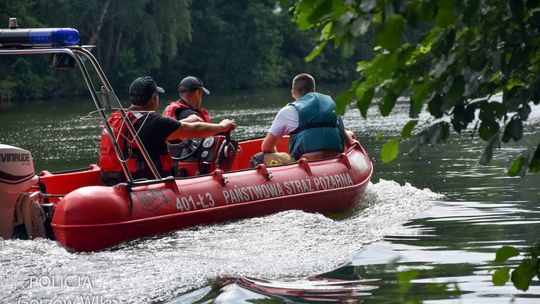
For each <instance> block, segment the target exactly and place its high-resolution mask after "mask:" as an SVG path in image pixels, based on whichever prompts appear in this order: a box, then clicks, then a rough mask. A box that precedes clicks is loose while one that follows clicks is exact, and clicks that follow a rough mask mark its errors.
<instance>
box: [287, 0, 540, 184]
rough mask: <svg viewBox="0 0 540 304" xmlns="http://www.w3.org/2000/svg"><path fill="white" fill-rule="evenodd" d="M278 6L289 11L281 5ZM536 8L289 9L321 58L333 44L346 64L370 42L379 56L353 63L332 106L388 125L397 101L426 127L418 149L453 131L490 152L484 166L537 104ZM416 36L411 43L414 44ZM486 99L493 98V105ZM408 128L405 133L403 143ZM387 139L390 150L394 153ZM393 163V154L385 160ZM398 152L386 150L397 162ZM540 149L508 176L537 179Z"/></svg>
mask: <svg viewBox="0 0 540 304" xmlns="http://www.w3.org/2000/svg"><path fill="white" fill-rule="evenodd" d="M281 3H282V5H284V6H286V5H288V4H289V2H288V1H285V0H282V1H281ZM539 4H540V0H510V1H505V0H465V1H456V0H393V1H386V0H363V1H360V0H347V1H346V0H302V1H295V2H293V3H292V4H291V6H290V9H291V11H292V12H293V14H294V19H293V20H294V21H295V22H296V23H297V24H298V26H299V28H301V29H311V30H317V31H319V37H318V40H319V45H318V46H317V47H315V48H314V49H313V52H312V54H310V56H308V59H311V58H312V57H313V55H316V54H318V53H319V52H321V50H322V49H324V48H325V47H326V46H327V45H328V44H329V42H333V43H334V45H335V47H336V48H338V49H339V50H340V51H341V53H342V54H343V55H344V56H350V55H351V54H352V53H353V52H354V50H355V49H356V48H358V47H361V46H362V44H360V43H359V41H364V42H365V39H364V38H363V37H364V36H365V35H372V36H374V40H373V43H372V44H371V46H370V47H371V48H372V49H373V50H374V51H375V52H376V54H375V55H374V57H373V58H372V59H371V60H369V61H360V62H358V63H357V71H358V72H359V74H358V77H357V78H358V79H357V80H355V81H353V82H352V85H351V87H350V88H349V89H348V90H347V91H346V92H344V93H343V94H342V95H341V96H340V97H339V98H338V99H337V102H338V103H339V105H338V109H341V110H344V109H345V108H346V106H347V105H348V104H349V103H351V102H355V103H356V105H357V107H358V108H359V109H360V113H361V114H362V115H363V116H364V117H365V116H366V115H367V109H368V107H369V106H371V105H372V104H377V105H378V107H379V110H380V113H381V114H382V115H384V116H386V115H389V114H390V113H391V111H392V109H393V108H394V106H395V104H396V102H397V101H398V100H405V101H407V102H409V104H410V117H411V119H413V120H414V119H416V118H417V117H418V114H419V113H420V111H422V110H423V109H427V111H429V113H430V114H431V115H432V117H433V119H432V120H431V125H430V126H429V127H427V129H425V130H423V131H421V132H419V133H417V136H416V141H415V142H416V145H415V148H413V149H417V148H419V147H421V146H422V145H424V144H427V143H436V142H440V141H444V140H445V139H446V138H447V137H448V135H449V132H448V131H449V129H450V127H451V128H453V129H454V130H455V131H456V132H458V133H460V132H462V131H463V130H465V129H466V128H469V127H472V129H473V130H474V131H475V132H476V133H477V134H478V136H479V137H480V138H482V139H483V140H484V141H486V142H487V144H486V148H485V152H484V155H483V156H482V159H481V162H482V163H487V162H489V161H490V160H491V157H492V155H493V149H494V148H496V147H499V146H500V143H501V141H502V142H504V143H507V142H509V141H511V140H513V141H518V140H520V139H521V137H522V135H523V122H524V121H526V120H527V119H528V117H529V114H530V112H531V105H532V104H536V105H537V104H539V103H540V5H539ZM411 33H412V35H411ZM498 94H500V100H497V99H498V98H492V97H493V96H499V95H498ZM410 127H411V125H409V124H407V125H406V126H405V128H406V130H404V133H405V134H408V133H409V132H410V130H408V129H409V128H410ZM395 140H396V139H393V141H394V142H393V144H392V145H391V146H392V147H394V146H395V144H394V143H395ZM386 153H390V154H388V155H387V154H386ZM393 154H395V149H383V155H382V158H383V159H385V160H390V159H393V157H392V156H393ZM539 157H540V144H539V145H538V146H537V147H536V150H535V152H534V153H533V154H532V155H523V156H522V157H520V158H519V159H518V160H516V161H515V162H514V163H513V165H512V166H511V168H510V169H509V173H510V174H512V175H516V174H524V172H525V171H526V169H527V168H528V170H529V172H537V171H538V167H539V165H538V164H539V162H540V159H539Z"/></svg>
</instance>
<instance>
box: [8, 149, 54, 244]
mask: <svg viewBox="0 0 540 304" xmlns="http://www.w3.org/2000/svg"><path fill="white" fill-rule="evenodd" d="M37 181H38V177H37V176H36V175H35V172H34V163H33V162H32V155H31V154H30V152H29V151H26V150H24V149H20V148H17V147H13V146H8V145H2V144H0V237H2V238H4V239H10V238H12V236H13V233H14V227H15V226H16V225H21V224H24V226H25V230H26V232H27V236H28V237H30V238H34V237H36V236H44V228H42V226H43V222H42V219H43V211H42V210H41V208H40V206H39V203H38V201H37V199H36V196H37V195H38V194H39V192H34V193H26V192H25V191H26V190H28V188H30V187H31V186H33V185H35V184H36V182H37Z"/></svg>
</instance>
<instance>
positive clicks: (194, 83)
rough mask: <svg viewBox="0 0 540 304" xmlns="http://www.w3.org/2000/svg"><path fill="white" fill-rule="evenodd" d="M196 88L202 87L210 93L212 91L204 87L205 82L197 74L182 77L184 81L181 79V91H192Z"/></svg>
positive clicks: (179, 90) (179, 87) (179, 85)
mask: <svg viewBox="0 0 540 304" xmlns="http://www.w3.org/2000/svg"><path fill="white" fill-rule="evenodd" d="M196 89H202V91H203V92H204V93H206V94H207V95H210V91H208V89H207V88H205V87H204V83H203V82H202V81H201V80H200V79H199V78H197V77H195V76H188V77H186V78H184V79H182V81H180V83H179V84H178V92H179V93H184V92H192V91H195V90H196Z"/></svg>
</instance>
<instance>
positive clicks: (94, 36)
mask: <svg viewBox="0 0 540 304" xmlns="http://www.w3.org/2000/svg"><path fill="white" fill-rule="evenodd" d="M111 1H112V0H107V1H106V2H105V4H104V5H103V9H102V10H101V15H100V16H99V21H98V23H97V25H96V27H95V28H94V31H93V32H92V36H91V37H90V41H88V44H90V45H95V44H96V43H97V41H98V38H99V33H100V32H101V28H102V27H103V23H105V15H107V11H108V10H109V4H111Z"/></svg>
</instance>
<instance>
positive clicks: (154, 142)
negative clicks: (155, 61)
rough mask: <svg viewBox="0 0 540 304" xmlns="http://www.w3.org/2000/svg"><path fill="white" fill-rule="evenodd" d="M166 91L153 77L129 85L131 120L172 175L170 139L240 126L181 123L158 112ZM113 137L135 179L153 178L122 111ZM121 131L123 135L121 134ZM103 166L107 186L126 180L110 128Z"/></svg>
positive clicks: (162, 167)
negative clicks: (168, 148) (168, 142)
mask: <svg viewBox="0 0 540 304" xmlns="http://www.w3.org/2000/svg"><path fill="white" fill-rule="evenodd" d="M163 92H164V90H163V89H162V88H161V87H158V86H157V84H156V82H155V81H154V79H152V78H151V77H149V76H145V77H139V78H137V79H135V80H134V81H133V82H132V83H131V86H130V87H129V99H130V101H131V106H130V107H129V108H128V109H127V111H126V113H127V114H128V117H129V119H130V120H131V122H132V123H133V126H134V128H135V131H136V132H137V133H138V135H139V137H140V139H141V142H142V144H143V145H144V147H145V148H146V150H147V152H148V155H149V156H150V158H151V159H152V161H153V162H154V164H155V165H156V168H157V169H158V171H160V175H161V176H162V177H165V176H168V175H170V170H171V167H172V159H171V156H170V154H169V152H168V151H167V143H166V142H167V140H175V139H184V138H194V137H208V136H213V135H215V134H218V133H221V132H228V131H231V130H234V129H235V128H236V124H235V123H234V121H231V120H229V119H224V120H223V121H221V122H220V123H219V124H211V123H205V122H193V123H191V122H185V121H184V122H180V121H177V120H175V119H173V118H170V117H166V116H162V115H160V114H157V113H155V110H156V109H157V107H158V103H159V95H158V93H163ZM109 123H110V125H111V127H112V129H113V132H114V134H113V136H114V137H115V138H117V140H118V143H119V145H120V148H121V150H122V153H123V154H124V158H125V159H126V163H127V165H128V168H129V171H130V172H131V174H132V175H133V178H134V179H138V178H149V179H153V178H154V176H153V174H152V173H151V171H150V169H149V168H148V165H147V164H146V162H145V160H144V158H143V157H142V154H141V152H140V151H139V149H138V147H137V146H136V144H135V142H134V141H133V139H132V138H131V136H130V135H129V133H128V132H126V131H127V130H126V128H125V123H124V121H123V119H122V118H121V117H120V115H119V113H118V112H115V113H113V114H112V115H111V117H110V118H109ZM119 134H120V136H119ZM99 165H100V167H101V169H102V173H101V179H102V181H103V183H104V184H106V185H114V184H116V183H118V182H123V181H125V176H124V173H123V171H122V167H121V165H120V161H119V160H118V158H117V156H116V152H115V150H114V146H113V144H112V142H111V140H110V136H109V134H107V132H106V131H104V132H103V133H102V136H101V147H100V159H99Z"/></svg>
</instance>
